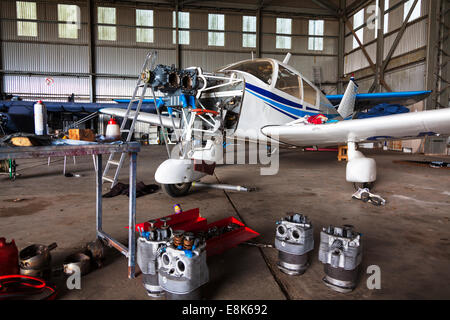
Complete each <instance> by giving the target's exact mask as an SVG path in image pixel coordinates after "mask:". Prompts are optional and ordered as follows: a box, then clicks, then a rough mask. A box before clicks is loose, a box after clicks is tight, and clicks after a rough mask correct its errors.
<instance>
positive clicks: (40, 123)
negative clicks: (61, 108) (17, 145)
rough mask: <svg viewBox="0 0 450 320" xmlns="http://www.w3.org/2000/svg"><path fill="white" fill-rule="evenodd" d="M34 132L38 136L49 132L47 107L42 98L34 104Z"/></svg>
mask: <svg viewBox="0 0 450 320" xmlns="http://www.w3.org/2000/svg"><path fill="white" fill-rule="evenodd" d="M34 133H35V134H36V135H38V136H42V135H46V134H47V108H46V107H45V105H44V104H43V103H42V101H41V100H39V101H38V102H36V103H35V104H34Z"/></svg>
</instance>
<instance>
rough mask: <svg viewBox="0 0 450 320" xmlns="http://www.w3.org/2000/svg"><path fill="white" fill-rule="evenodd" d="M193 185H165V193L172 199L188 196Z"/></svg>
mask: <svg viewBox="0 0 450 320" xmlns="http://www.w3.org/2000/svg"><path fill="white" fill-rule="evenodd" d="M191 185H192V183H190V182H189V183H179V184H163V185H162V187H163V189H164V191H165V192H166V193H167V194H168V195H169V196H171V197H173V198H177V197H183V196H185V195H187V194H188V192H189V189H190V188H191Z"/></svg>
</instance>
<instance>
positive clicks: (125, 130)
mask: <svg viewBox="0 0 450 320" xmlns="http://www.w3.org/2000/svg"><path fill="white" fill-rule="evenodd" d="M120 131H121V132H130V129H122V130H120Z"/></svg>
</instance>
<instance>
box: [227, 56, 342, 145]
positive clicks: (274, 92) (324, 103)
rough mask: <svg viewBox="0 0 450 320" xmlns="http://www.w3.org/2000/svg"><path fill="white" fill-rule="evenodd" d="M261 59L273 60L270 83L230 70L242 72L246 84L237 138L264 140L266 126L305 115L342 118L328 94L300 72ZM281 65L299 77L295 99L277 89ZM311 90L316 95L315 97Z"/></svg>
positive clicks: (236, 133)
mask: <svg viewBox="0 0 450 320" xmlns="http://www.w3.org/2000/svg"><path fill="white" fill-rule="evenodd" d="M261 60H266V61H270V62H271V63H272V65H273V73H272V77H271V79H270V81H269V82H270V83H266V82H264V81H262V80H261V79H259V78H257V77H256V76H254V75H252V74H250V73H248V72H244V71H240V70H234V69H233V66H229V67H226V68H227V70H229V71H230V72H236V73H239V74H240V75H241V76H242V77H243V78H244V81H245V90H244V94H243V100H242V107H241V113H240V117H239V123H238V126H237V128H236V132H235V133H234V136H235V137H236V138H241V139H250V140H258V138H261V129H262V128H263V127H265V126H267V125H283V124H287V123H290V122H292V121H294V120H297V119H299V118H301V117H304V116H312V115H317V114H323V115H325V116H326V117H328V118H329V119H335V118H338V119H341V118H340V115H339V113H338V112H337V110H336V108H335V107H334V106H333V105H332V104H331V103H330V101H329V100H328V99H327V98H326V97H325V95H324V94H323V93H322V92H321V91H320V90H319V89H318V88H317V87H316V86H315V85H314V84H312V83H311V82H309V81H308V80H307V79H306V78H305V77H303V76H302V75H301V74H300V73H299V72H298V71H297V70H295V69H294V68H292V67H291V66H289V65H286V64H283V63H281V62H279V61H277V60H274V59H261ZM249 62H251V60H250V61H249ZM280 66H281V67H282V68H285V69H287V70H289V71H290V72H292V74H295V75H296V76H297V77H298V92H299V96H297V97H296V96H293V95H291V94H288V93H286V92H284V91H282V90H280V89H279V88H277V83H278V81H279V79H278V73H279V68H280ZM305 87H308V89H309V91H310V94H309V101H306V99H305V98H304V97H305V92H304V90H305ZM311 91H313V92H314V93H313V95H314V96H313V97H312V95H311ZM311 100H314V101H311Z"/></svg>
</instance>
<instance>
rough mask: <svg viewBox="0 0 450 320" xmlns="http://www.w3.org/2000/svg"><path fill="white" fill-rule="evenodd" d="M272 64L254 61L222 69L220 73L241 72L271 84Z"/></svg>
mask: <svg viewBox="0 0 450 320" xmlns="http://www.w3.org/2000/svg"><path fill="white" fill-rule="evenodd" d="M273 69H274V67H273V63H272V62H271V61H270V60H265V59H255V60H249V61H244V62H240V63H237V64H233V65H231V66H228V67H225V68H223V69H222V70H221V71H230V70H236V71H243V72H247V73H250V74H251V75H253V76H255V77H257V78H258V79H260V80H261V81H264V82H265V83H267V84H271V83H272V74H273Z"/></svg>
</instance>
